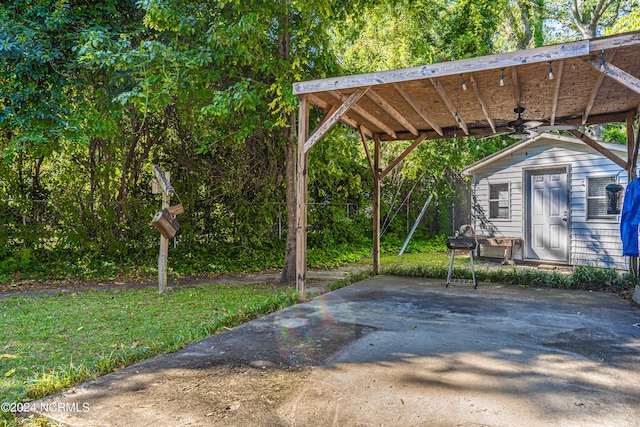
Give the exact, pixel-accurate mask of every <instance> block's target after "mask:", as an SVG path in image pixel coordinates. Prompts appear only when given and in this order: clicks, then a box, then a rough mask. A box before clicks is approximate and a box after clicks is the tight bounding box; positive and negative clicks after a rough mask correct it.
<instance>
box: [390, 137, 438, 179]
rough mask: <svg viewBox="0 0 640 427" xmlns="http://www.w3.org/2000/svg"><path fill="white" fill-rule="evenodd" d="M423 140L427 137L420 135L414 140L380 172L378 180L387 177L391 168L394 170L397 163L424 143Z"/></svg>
mask: <svg viewBox="0 0 640 427" xmlns="http://www.w3.org/2000/svg"><path fill="white" fill-rule="evenodd" d="M425 139H427V135H426V134H424V133H423V134H421V135H420V136H419V137H418V138H416V140H415V141H413V143H412V144H411V145H410V146H408V147H407V148H406V149H405V150H404V151H403V152H402V153H401V154H400V155H399V156H398V157H397V158H396V159H395V160H394V161H393V162H391V164H390V165H389V166H387V167H386V168H385V170H383V171H382V172H380V179H383V178H384V177H385V176H387V174H388V173H389V172H391V171H392V170H393V168H395V167H396V166H397V165H398V163H400V162H401V161H403V160H404V158H405V157H407V156H408V155H409V154H410V153H411V152H412V151H413V150H415V149H416V147H417V146H418V145H420V144H421V143H422V141H424V140H425Z"/></svg>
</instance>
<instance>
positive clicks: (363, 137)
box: [358, 126, 375, 173]
mask: <svg viewBox="0 0 640 427" xmlns="http://www.w3.org/2000/svg"><path fill="white" fill-rule="evenodd" d="M361 128H362V126H360V127H358V132H359V133H360V139H361V140H362V145H363V146H364V152H365V153H367V160H369V167H370V168H371V173H375V172H374V171H375V169H373V160H372V159H371V152H370V151H369V146H368V145H367V137H366V136H365V134H364V132H362V129H361Z"/></svg>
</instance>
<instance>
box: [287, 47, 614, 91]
mask: <svg viewBox="0 0 640 427" xmlns="http://www.w3.org/2000/svg"><path fill="white" fill-rule="evenodd" d="M613 39H614V37H612V39H611V40H610V41H609V42H610V43H615V40H613ZM586 55H589V40H580V41H577V42H571V43H564V44H558V45H551V46H543V47H538V48H535V49H527V50H519V51H515V52H508V53H502V54H496V55H488V56H481V57H477V58H467V59H461V60H457V61H450V62H442V63H439V64H427V65H421V66H418V67H412V68H403V69H399V70H389V71H379V72H375V73H366V74H357V75H352V76H342V77H331V78H327V79H321V80H311V81H306V82H298V83H294V85H293V94H294V95H300V94H303V93H312V92H326V91H329V90H342V89H353V88H356V87H361V86H377V85H382V84H390V83H400V82H407V81H412V80H423V79H427V78H438V77H444V76H451V75H459V74H461V73H473V72H478V71H484V70H493V69H500V68H508V67H515V66H518V65H525V64H535V63H539V62H549V61H558V60H560V59H563V58H575V57H580V56H586Z"/></svg>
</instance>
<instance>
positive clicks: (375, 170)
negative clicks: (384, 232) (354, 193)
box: [373, 134, 381, 274]
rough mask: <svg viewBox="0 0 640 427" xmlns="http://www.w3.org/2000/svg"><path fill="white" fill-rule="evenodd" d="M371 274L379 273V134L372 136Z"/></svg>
mask: <svg viewBox="0 0 640 427" xmlns="http://www.w3.org/2000/svg"><path fill="white" fill-rule="evenodd" d="M373 142H374V151H373V274H380V172H381V169H380V135H379V134H375V135H374V136H373Z"/></svg>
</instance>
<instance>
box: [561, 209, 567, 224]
mask: <svg viewBox="0 0 640 427" xmlns="http://www.w3.org/2000/svg"><path fill="white" fill-rule="evenodd" d="M562 220H563V221H564V222H567V211H564V216H563V217H562Z"/></svg>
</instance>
